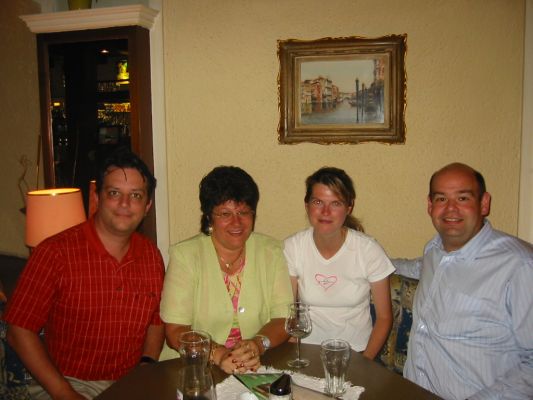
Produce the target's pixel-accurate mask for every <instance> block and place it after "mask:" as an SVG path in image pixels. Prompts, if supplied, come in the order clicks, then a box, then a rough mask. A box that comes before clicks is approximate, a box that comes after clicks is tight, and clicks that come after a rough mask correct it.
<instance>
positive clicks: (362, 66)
mask: <svg viewBox="0 0 533 400" xmlns="http://www.w3.org/2000/svg"><path fill="white" fill-rule="evenodd" d="M387 61H388V59H387V57H386V56H376V57H375V58H367V59H357V58H354V59H352V60H338V61H305V60H303V61H302V62H301V63H300V68H299V70H300V79H299V80H300V94H301V95H300V97H299V100H300V121H299V122H300V124H302V125H321V124H322V125H331V124H333V125H366V124H383V123H384V120H385V115H386V113H385V110H384V108H385V105H386V104H385V101H384V100H385V87H386V85H385V80H387V82H388V80H389V78H388V77H386V76H385V71H390V68H385V66H386V63H387Z"/></svg>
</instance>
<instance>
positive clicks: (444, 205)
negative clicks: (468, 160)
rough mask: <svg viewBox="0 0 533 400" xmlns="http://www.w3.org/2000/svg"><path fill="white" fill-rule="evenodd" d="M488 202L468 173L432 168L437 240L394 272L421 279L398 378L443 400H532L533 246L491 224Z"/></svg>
mask: <svg viewBox="0 0 533 400" xmlns="http://www.w3.org/2000/svg"><path fill="white" fill-rule="evenodd" d="M490 200H491V198H490V194H489V193H487V192H486V191H485V182H484V179H483V176H482V175H481V174H480V173H479V172H477V171H475V170H474V169H472V168H471V167H469V166H467V165H464V164H459V163H454V164H450V165H447V166H445V167H444V168H442V169H441V170H439V171H437V172H435V174H433V176H432V177H431V181H430V191H429V196H428V213H429V215H430V216H431V220H432V222H433V225H434V226H435V229H436V230H437V232H438V235H436V236H435V237H434V238H433V239H432V240H431V241H430V242H429V243H428V244H427V245H426V247H425V249H424V257H423V262H422V263H416V265H417V266H418V267H415V268H412V269H410V270H409V268H406V267H408V266H409V264H405V265H400V266H399V270H398V273H400V274H402V275H406V276H410V277H414V278H418V279H420V282H419V285H418V288H417V292H416V295H415V300H414V307H413V326H412V328H411V334H410V341H409V349H408V355H407V362H406V365H405V369H404V375H405V377H406V378H408V379H410V380H412V381H413V382H415V383H417V384H419V385H420V386H423V387H425V388H426V389H428V390H431V391H432V392H434V393H436V394H438V395H439V396H441V397H443V398H445V399H466V398H468V399H533V246H532V245H531V244H529V243H526V242H524V241H521V240H520V239H518V238H516V237H513V236H510V235H507V234H505V233H503V232H499V231H497V230H494V229H493V228H492V227H491V225H490V223H489V222H488V220H486V218H485V217H487V216H488V214H489V212H490ZM411 265H413V264H411Z"/></svg>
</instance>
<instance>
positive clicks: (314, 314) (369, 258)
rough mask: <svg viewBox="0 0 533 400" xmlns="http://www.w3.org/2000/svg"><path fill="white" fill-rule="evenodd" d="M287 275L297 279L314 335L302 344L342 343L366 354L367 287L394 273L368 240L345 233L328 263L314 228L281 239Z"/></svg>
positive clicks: (377, 247)
mask: <svg viewBox="0 0 533 400" xmlns="http://www.w3.org/2000/svg"><path fill="white" fill-rule="evenodd" d="M284 252H285V257H286V259H287V264H288V266H289V274H290V275H291V276H293V277H297V278H298V294H299V297H300V301H302V302H303V303H306V304H309V306H310V313H311V321H312V324H313V330H312V332H311V334H310V335H309V336H308V337H307V338H305V339H303V340H302V341H303V342H305V343H313V344H320V343H321V342H322V341H323V340H326V339H344V340H346V341H348V342H349V343H350V344H351V346H352V348H353V349H354V350H356V351H362V350H364V349H366V346H367V343H368V339H369V337H370V333H371V331H372V320H371V318H370V307H369V304H370V283H371V282H376V281H379V280H382V279H384V278H386V277H387V276H388V275H390V274H391V273H392V272H394V267H393V265H392V264H391V262H390V261H389V258H388V257H387V255H386V254H385V251H384V250H383V249H382V248H381V246H380V245H379V244H378V243H377V242H376V241H375V240H374V239H373V238H371V237H369V236H366V235H365V234H363V233H361V232H358V231H355V230H353V229H348V234H347V235H346V240H345V241H344V244H343V245H342V247H341V248H340V249H339V251H338V252H337V254H335V255H334V256H333V257H331V258H330V259H329V260H326V259H325V258H324V257H322V255H321V254H320V252H319V251H318V249H317V248H316V245H315V241H314V240H313V228H312V227H311V228H309V229H306V230H304V231H301V232H298V233H295V234H294V235H292V236H289V237H288V238H287V239H285V250H284Z"/></svg>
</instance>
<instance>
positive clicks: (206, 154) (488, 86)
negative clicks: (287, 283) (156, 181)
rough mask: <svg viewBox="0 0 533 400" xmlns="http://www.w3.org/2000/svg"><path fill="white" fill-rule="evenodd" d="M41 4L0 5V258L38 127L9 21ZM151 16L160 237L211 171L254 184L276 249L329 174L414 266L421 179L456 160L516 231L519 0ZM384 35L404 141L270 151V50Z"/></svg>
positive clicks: (17, 226) (30, 54)
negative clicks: (351, 185)
mask: <svg viewBox="0 0 533 400" xmlns="http://www.w3.org/2000/svg"><path fill="white" fill-rule="evenodd" d="M38 8H39V7H38V5H36V3H35V2H32V1H29V0H17V1H9V2H5V4H3V12H2V13H1V14H0V48H1V49H2V50H3V53H2V54H3V60H4V61H3V62H2V63H0V73H1V76H2V77H3V78H2V80H1V81H0V82H1V84H0V91H1V92H0V124H1V126H2V127H3V128H2V129H1V135H2V138H3V145H2V146H0V178H2V182H3V190H2V195H1V196H0V224H1V225H0V226H1V227H2V228H1V229H0V252H1V253H9V254H18V255H26V254H27V251H26V248H25V246H24V242H23V236H24V226H23V225H24V217H23V215H22V214H21V213H20V212H19V211H18V209H19V208H21V207H22V206H23V200H22V197H21V196H20V194H19V193H18V188H17V179H18V177H19V176H20V175H21V174H22V167H21V166H20V164H19V159H20V158H21V157H22V156H27V157H28V158H29V159H30V160H31V161H32V162H33V163H35V160H36V155H35V153H36V135H37V133H38V131H39V125H38V124H39V116H38V95H37V93H38V86H37V66H36V58H35V39H34V35H33V34H31V33H30V32H29V30H28V29H27V28H26V27H25V26H24V24H23V22H22V21H21V20H20V19H19V18H18V16H19V15H21V14H30V13H35V12H38V11H39V10H38ZM163 19H164V21H163V22H164V57H165V79H166V87H165V90H166V112H167V120H166V124H167V146H168V147H167V157H168V163H169V164H168V165H169V166H168V169H169V175H168V178H169V194H168V197H169V203H170V221H169V224H170V240H171V242H176V241H178V240H182V239H184V238H186V237H188V236H190V235H192V234H195V233H196V232H197V231H198V226H199V211H198V209H199V204H198V200H197V197H198V193H197V187H198V182H199V180H200V179H201V177H202V176H203V175H204V174H205V173H207V172H208V171H209V170H211V169H212V168H213V167H214V166H216V165H220V164H233V165H239V166H241V167H243V168H245V169H246V170H248V171H249V172H250V173H251V174H252V175H253V176H254V178H255V179H256V180H257V182H258V184H259V186H260V190H261V196H262V197H261V201H260V204H259V210H258V211H259V216H258V222H257V230H258V231H262V232H266V233H269V234H271V235H273V236H275V237H278V238H283V237H285V236H287V235H288V234H290V233H292V232H294V231H296V230H298V229H301V228H303V227H305V226H306V219H305V213H304V209H303V204H302V198H303V191H304V186H303V181H304V179H305V177H306V176H307V175H309V174H310V173H311V172H313V171H314V170H315V169H317V168H319V167H320V166H323V165H335V166H338V167H341V168H344V169H346V170H347V171H348V172H349V173H350V174H351V175H352V177H353V178H354V180H355V183H356V188H357V191H358V199H357V203H356V211H355V214H356V215H357V216H358V217H360V218H361V219H362V220H363V222H364V224H365V227H366V229H367V232H368V233H370V234H371V235H373V236H375V237H376V238H377V239H378V240H379V241H380V242H381V243H382V244H383V246H384V247H385V248H386V250H387V251H388V252H389V254H390V255H391V256H396V257H397V256H405V257H414V256H416V255H418V254H420V251H421V248H422V246H423V244H424V243H425V242H426V241H427V239H428V238H429V237H430V236H431V235H432V234H433V228H432V226H431V224H430V222H429V219H428V217H427V216H426V214H425V207H426V204H425V203H426V200H425V195H426V192H427V180H428V178H429V176H430V174H431V172H432V171H434V170H435V169H437V168H439V167H440V166H442V165H444V164H446V163H448V162H451V161H456V160H459V161H465V162H468V163H470V164H471V165H473V166H474V167H476V168H478V169H480V170H481V171H482V172H483V173H484V174H485V176H486V177H487V181H488V186H489V189H490V191H491V192H492V194H493V197H494V202H493V212H492V215H491V220H492V222H493V224H494V225H495V226H496V227H498V228H500V229H502V230H505V231H509V232H511V233H516V230H517V223H518V222H517V219H518V217H517V209H518V192H519V190H518V184H519V168H520V160H519V155H520V121H521V117H522V115H521V96H522V62H523V54H524V51H523V40H524V38H523V30H524V1H522V0H471V1H468V2H467V1H463V0H455V1H453V0H448V1H446V2H441V1H436V0H435V1H428V0H411V1H402V2H397V1H394V0H383V1H381V2H374V1H370V0H359V1H353V0H332V1H331V2H329V3H327V4H326V3H324V2H319V1H304V0H291V1H273V0H272V1H267V0H263V1H260V0H252V1H250V0H242V1H240V0H219V1H216V2H215V1H211V0H181V1H174V0H165V1H164V3H163ZM391 33H396V34H397V33H407V34H408V40H407V43H408V52H407V60H406V64H407V74H408V86H407V118H406V120H407V142H406V144H405V145H393V146H388V145H381V144H377V143H370V144H361V145H332V146H320V145H315V144H300V145H294V146H281V145H278V144H277V124H278V107H277V74H278V60H277V56H276V40H278V39H288V38H297V39H316V38H321V37H326V36H333V37H340V36H350V35H360V36H367V37H377V36H383V35H387V34H391ZM5 60H9V62H5ZM164 156H165V155H164V154H156V157H164ZM28 182H29V183H30V185H31V186H34V185H35V183H34V182H35V174H34V171H33V170H31V171H30V172H29V175H28Z"/></svg>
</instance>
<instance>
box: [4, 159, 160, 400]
mask: <svg viewBox="0 0 533 400" xmlns="http://www.w3.org/2000/svg"><path fill="white" fill-rule="evenodd" d="M155 185H156V180H155V178H154V177H153V175H152V174H151V172H150V171H149V169H148V168H147V166H146V165H145V164H144V163H143V162H142V160H140V159H139V158H138V157H137V156H136V155H134V154H133V153H131V152H130V151H124V150H122V151H118V152H115V153H114V154H112V155H111V156H110V157H109V158H108V159H107V160H106V161H105V162H104V163H103V165H102V167H101V169H100V172H99V176H98V177H97V182H96V188H97V197H98V210H97V212H96V213H95V215H94V217H93V218H91V219H89V220H88V221H87V222H84V223H82V224H80V225H77V226H75V227H73V228H70V229H68V230H66V231H64V232H61V233H60V234H58V235H56V236H53V237H51V238H49V239H47V240H45V241H44V242H43V243H41V244H39V245H38V246H37V247H36V248H35V250H34V251H33V252H32V254H31V257H30V259H29V260H28V263H27V265H26V267H25V268H24V271H23V273H22V275H21V277H20V279H19V282H18V284H17V288H16V289H15V292H14V294H13V296H12V298H11V299H10V301H9V303H8V306H7V311H6V313H5V316H4V319H5V320H6V321H7V323H8V333H7V335H8V341H9V343H10V344H11V346H12V347H13V348H14V349H15V351H16V352H17V353H18V355H19V356H20V358H21V360H22V361H23V363H24V365H25V366H26V368H27V369H28V370H29V371H30V373H31V375H32V377H33V381H32V383H31V384H30V393H31V394H32V396H33V397H34V398H35V399H50V398H52V399H85V398H93V397H95V396H96V395H97V394H98V393H100V392H101V391H103V390H104V389H105V388H106V387H108V386H109V385H111V383H112V382H113V381H115V380H116V379H118V378H120V377H121V376H123V375H124V374H126V373H128V372H129V371H130V370H131V369H132V368H134V367H135V366H136V365H137V364H139V363H143V362H152V361H155V360H157V359H158V358H159V353H160V351H161V347H162V344H163V340H164V339H163V338H164V336H163V325H162V321H161V319H160V317H159V301H160V297H161V289H162V283H163V275H164V268H163V261H162V258H161V254H160V253H159V250H158V249H157V247H156V246H155V245H154V244H153V243H152V242H151V241H150V240H148V239H147V238H146V237H144V236H142V235H141V234H139V233H137V232H135V230H136V229H137V227H138V225H139V224H140V223H141V221H142V220H143V218H144V216H145V215H146V213H147V212H148V210H149V209H150V206H151V205H152V197H153V192H154V189H155ZM41 330H42V331H43V333H44V334H43V337H44V340H41V338H40V337H39V332H41Z"/></svg>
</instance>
